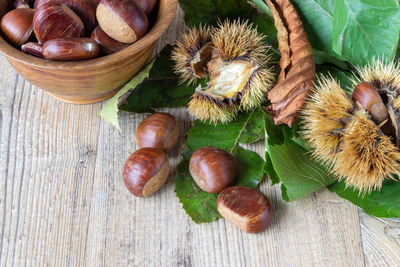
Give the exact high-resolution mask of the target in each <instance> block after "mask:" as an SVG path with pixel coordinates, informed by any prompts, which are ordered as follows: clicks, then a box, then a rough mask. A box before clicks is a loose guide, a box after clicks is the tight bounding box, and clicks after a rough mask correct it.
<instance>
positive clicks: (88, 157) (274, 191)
mask: <svg viewBox="0 0 400 267" xmlns="http://www.w3.org/2000/svg"><path fill="white" fill-rule="evenodd" d="M182 21H183V20H182V12H181V11H178V14H177V16H176V18H175V20H174V22H173V23H172V24H171V26H170V28H169V29H168V31H167V32H166V33H165V34H164V35H163V37H162V40H161V41H160V42H159V43H158V46H157V49H160V48H161V47H162V43H166V42H172V41H173V40H174V39H175V36H176V34H177V32H180V31H182V29H183V22H182ZM0 60H1V62H0V214H1V219H0V266H25V265H28V266H400V220H398V219H397V220H382V219H377V218H374V217H371V216H369V215H367V214H365V213H364V212H363V211H361V210H360V209H358V208H357V207H355V206H353V205H352V204H350V203H348V202H347V201H345V200H342V199H340V198H338V197H336V196H335V195H334V194H332V193H330V192H328V191H327V190H321V191H319V192H317V193H315V194H313V195H311V196H309V197H306V198H304V199H302V200H299V201H296V202H293V203H290V204H287V203H285V202H284V201H283V200H282V199H281V197H280V189H279V186H274V187H271V186H270V185H269V182H268V181H267V182H264V183H263V184H262V186H261V190H262V191H263V192H264V193H265V194H266V195H267V196H268V197H269V198H270V199H271V201H272V204H273V207H274V209H275V217H274V220H273V224H272V225H271V226H270V227H269V228H268V230H266V231H265V232H263V233H262V234H258V235H250V234H246V233H243V232H241V231H240V230H238V229H236V228H234V227H233V226H232V225H230V224H229V223H228V222H226V221H224V220H222V219H221V220H219V221H217V222H214V223H209V224H202V225H197V224H195V223H193V222H192V221H191V219H190V218H189V217H188V216H187V215H186V214H185V212H184V210H183V209H182V208H181V204H180V203H179V200H178V198H177V197H176V196H175V193H174V192H173V181H172V177H173V173H171V175H170V177H169V180H168V182H167V184H166V185H165V186H164V187H163V189H162V190H160V191H159V192H158V193H156V194H155V195H154V196H152V197H150V198H147V199H141V198H136V197H134V196H133V195H131V194H130V193H129V192H128V190H127V189H126V188H125V186H124V183H123V179H122V176H121V173H122V166H123V163H124V161H125V159H126V158H127V157H128V156H129V154H130V153H132V152H133V151H134V150H135V149H136V148H137V147H136V144H135V129H136V127H137V125H138V123H139V122H140V121H141V120H142V119H143V118H144V117H145V115H137V114H121V120H120V122H121V128H122V131H121V132H119V131H118V130H116V129H115V128H113V127H112V126H111V125H110V124H109V123H108V122H106V121H103V120H101V119H100V117H99V115H98V114H99V111H100V110H101V108H102V107H103V106H104V103H98V104H93V105H85V106H80V105H71V104H65V103H62V102H60V101H58V100H56V99H53V98H52V97H50V96H49V95H48V94H47V93H45V92H43V91H41V90H40V89H38V88H35V87H34V86H32V85H31V84H29V83H28V82H26V81H25V80H23V79H22V78H21V77H20V76H19V75H18V74H17V73H16V72H15V71H14V70H13V69H12V68H11V66H10V65H9V64H8V62H7V61H6V60H5V58H4V57H1V58H0ZM164 111H167V112H170V113H172V114H174V115H175V116H176V117H177V118H178V120H179V122H180V128H181V131H182V132H185V131H187V130H188V129H189V128H190V126H191V123H190V120H189V118H188V115H187V112H186V109H184V108H181V109H165V110H164ZM183 142H184V137H183V136H182V137H181V138H180V141H179V143H180V147H181V145H182V143H183ZM250 148H251V149H253V150H255V151H257V152H258V153H260V155H262V154H263V152H264V150H263V144H262V143H259V144H255V145H251V146H250ZM179 151H180V148H179V149H176V150H175V151H174V152H171V153H170V155H169V156H170V163H171V165H172V166H176V165H177V163H178V162H179V159H180V157H179ZM399 194H400V192H399Z"/></svg>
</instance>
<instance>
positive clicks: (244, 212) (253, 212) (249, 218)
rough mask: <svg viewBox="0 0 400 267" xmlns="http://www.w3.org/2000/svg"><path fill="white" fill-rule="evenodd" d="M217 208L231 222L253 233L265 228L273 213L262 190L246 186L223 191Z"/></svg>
mask: <svg viewBox="0 0 400 267" xmlns="http://www.w3.org/2000/svg"><path fill="white" fill-rule="evenodd" d="M217 208H218V211H219V213H220V214H221V215H222V217H224V218H225V219H227V220H228V221H229V222H230V223H232V224H233V225H235V226H236V227H237V228H239V229H240V230H243V231H245V232H247V233H252V234H256V233H260V232H262V231H263V230H265V228H267V226H268V225H269V224H270V222H271V220H272V215H273V210H272V206H271V204H270V202H269V199H268V198H267V197H266V196H265V195H264V194H263V193H261V192H260V191H258V190H255V189H252V188H249V187H245V186H232V187H228V188H226V189H225V190H224V191H222V192H221V194H219V196H218V199H217Z"/></svg>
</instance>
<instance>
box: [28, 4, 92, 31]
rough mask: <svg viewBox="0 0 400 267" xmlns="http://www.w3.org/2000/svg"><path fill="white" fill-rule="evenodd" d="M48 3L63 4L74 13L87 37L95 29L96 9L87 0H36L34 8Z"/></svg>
mask: <svg viewBox="0 0 400 267" xmlns="http://www.w3.org/2000/svg"><path fill="white" fill-rule="evenodd" d="M20 1H23V0H20ZM25 1H26V0H25ZM50 2H51V3H58V4H64V5H66V6H67V7H69V8H70V9H71V10H72V11H74V12H75V14H76V15H78V17H79V18H80V19H81V20H82V22H83V25H85V32H86V34H87V35H89V34H90V33H91V32H92V31H93V29H94V28H95V27H96V23H97V22H96V14H95V10H96V9H95V8H94V7H93V6H92V5H91V3H89V2H88V1H87V0H36V1H35V5H34V8H35V9H37V8H39V7H40V6H42V5H44V4H46V3H50Z"/></svg>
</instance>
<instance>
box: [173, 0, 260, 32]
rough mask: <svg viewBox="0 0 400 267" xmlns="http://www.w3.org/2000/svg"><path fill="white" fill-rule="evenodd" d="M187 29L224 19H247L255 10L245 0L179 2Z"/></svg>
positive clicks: (183, 0)
mask: <svg viewBox="0 0 400 267" xmlns="http://www.w3.org/2000/svg"><path fill="white" fill-rule="evenodd" d="M179 5H180V6H181V8H182V9H183V11H184V12H185V22H186V25H188V26H189V27H193V26H198V25H199V24H203V25H204V24H208V25H216V24H217V22H218V20H222V19H225V18H230V19H237V18H243V19H246V18H249V17H251V15H252V14H254V12H255V10H254V9H252V8H251V7H250V5H249V4H248V3H247V1H246V0H179Z"/></svg>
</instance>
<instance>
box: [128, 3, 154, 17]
mask: <svg viewBox="0 0 400 267" xmlns="http://www.w3.org/2000/svg"><path fill="white" fill-rule="evenodd" d="M134 1H135V3H136V4H137V5H138V6H139V7H140V9H141V10H142V11H143V13H144V14H146V16H149V15H150V14H151V12H152V11H153V9H154V7H155V6H156V4H157V0H134Z"/></svg>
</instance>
